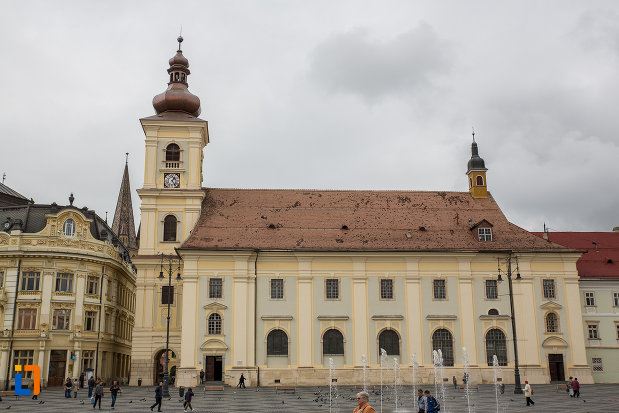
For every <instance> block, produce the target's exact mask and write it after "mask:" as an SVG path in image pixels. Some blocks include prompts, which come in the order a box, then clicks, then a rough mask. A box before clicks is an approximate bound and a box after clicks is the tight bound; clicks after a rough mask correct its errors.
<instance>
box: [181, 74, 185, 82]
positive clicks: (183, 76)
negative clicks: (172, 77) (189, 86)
mask: <svg viewBox="0 0 619 413" xmlns="http://www.w3.org/2000/svg"><path fill="white" fill-rule="evenodd" d="M184 81H185V74H184V73H181V82H184Z"/></svg>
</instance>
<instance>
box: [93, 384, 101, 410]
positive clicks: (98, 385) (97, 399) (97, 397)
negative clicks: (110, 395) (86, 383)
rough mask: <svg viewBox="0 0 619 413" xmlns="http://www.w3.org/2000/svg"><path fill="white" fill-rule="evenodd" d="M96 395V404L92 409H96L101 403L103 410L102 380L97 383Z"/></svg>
mask: <svg viewBox="0 0 619 413" xmlns="http://www.w3.org/2000/svg"><path fill="white" fill-rule="evenodd" d="M94 394H95V402H94V403H93V404H92V408H93V409H94V408H95V406H96V405H97V402H99V410H101V399H103V382H102V381H101V380H99V381H97V385H96V386H95V390H94Z"/></svg>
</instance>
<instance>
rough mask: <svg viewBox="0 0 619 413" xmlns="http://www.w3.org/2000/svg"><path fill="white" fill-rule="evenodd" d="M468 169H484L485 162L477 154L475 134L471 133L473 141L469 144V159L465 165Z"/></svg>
mask: <svg viewBox="0 0 619 413" xmlns="http://www.w3.org/2000/svg"><path fill="white" fill-rule="evenodd" d="M467 167H468V170H469V171H473V170H483V171H486V170H487V169H486V163H485V162H484V160H483V159H482V158H481V157H480V156H479V150H478V149H477V142H475V135H473V143H472V144H471V159H469V163H468V165H467Z"/></svg>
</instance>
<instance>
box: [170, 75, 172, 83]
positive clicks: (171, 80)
mask: <svg viewBox="0 0 619 413" xmlns="http://www.w3.org/2000/svg"><path fill="white" fill-rule="evenodd" d="M170 82H172V73H170Z"/></svg>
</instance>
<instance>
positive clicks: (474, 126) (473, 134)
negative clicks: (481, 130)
mask: <svg viewBox="0 0 619 413" xmlns="http://www.w3.org/2000/svg"><path fill="white" fill-rule="evenodd" d="M472 128H473V142H475V126H473V127H472Z"/></svg>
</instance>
